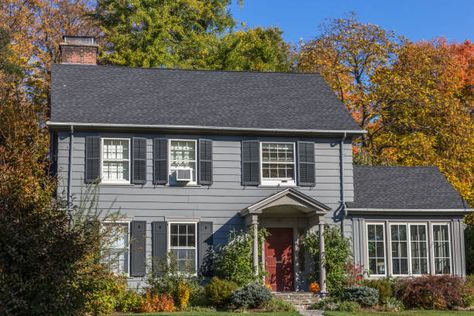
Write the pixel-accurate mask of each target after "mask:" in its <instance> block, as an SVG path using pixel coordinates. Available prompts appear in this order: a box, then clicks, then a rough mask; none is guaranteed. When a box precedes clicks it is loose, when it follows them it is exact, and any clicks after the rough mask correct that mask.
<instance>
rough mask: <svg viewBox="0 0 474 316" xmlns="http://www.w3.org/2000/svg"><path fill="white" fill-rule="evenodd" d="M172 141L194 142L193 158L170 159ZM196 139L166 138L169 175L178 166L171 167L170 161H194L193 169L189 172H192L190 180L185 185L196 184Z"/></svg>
mask: <svg viewBox="0 0 474 316" xmlns="http://www.w3.org/2000/svg"><path fill="white" fill-rule="evenodd" d="M173 142H193V143H194V159H192V160H191V159H189V160H186V159H184V160H172V159H171V151H172V150H171V146H172V143H173ZM197 147H198V146H197V140H196V139H169V140H168V170H169V175H171V174H172V173H173V172H174V171H176V170H177V169H179V168H176V167H172V166H171V165H172V162H177V163H183V162H187V163H194V170H193V172H192V173H191V174H192V177H193V179H192V181H189V182H188V183H187V184H186V185H189V184H197V177H198V173H197V172H198V163H197V160H198V159H197V154H198V148H197Z"/></svg>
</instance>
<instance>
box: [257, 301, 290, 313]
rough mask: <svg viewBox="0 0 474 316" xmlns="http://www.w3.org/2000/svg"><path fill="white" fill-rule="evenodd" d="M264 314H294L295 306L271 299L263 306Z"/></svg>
mask: <svg viewBox="0 0 474 316" xmlns="http://www.w3.org/2000/svg"><path fill="white" fill-rule="evenodd" d="M263 309H265V311H266V312H269V313H281V312H290V313H291V312H295V311H296V309H295V306H294V305H293V304H291V303H288V302H286V301H284V300H282V299H281V298H277V297H272V299H271V300H269V301H268V302H267V303H266V304H265V305H264V306H263Z"/></svg>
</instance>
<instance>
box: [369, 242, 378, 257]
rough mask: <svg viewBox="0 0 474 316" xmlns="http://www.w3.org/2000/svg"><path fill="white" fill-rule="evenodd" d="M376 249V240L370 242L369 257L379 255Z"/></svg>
mask: <svg viewBox="0 0 474 316" xmlns="http://www.w3.org/2000/svg"><path fill="white" fill-rule="evenodd" d="M375 249H376V246H375V242H369V257H370V258H373V257H376V256H377V255H376V252H375Z"/></svg>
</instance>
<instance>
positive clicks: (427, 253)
mask: <svg viewBox="0 0 474 316" xmlns="http://www.w3.org/2000/svg"><path fill="white" fill-rule="evenodd" d="M407 224H408V251H409V256H408V258H409V260H410V262H409V269H408V271H409V272H410V276H422V275H428V274H430V256H431V254H430V248H429V244H428V241H429V236H428V235H429V233H428V224H427V223H425V222H420V223H415V222H414V223H407ZM411 226H425V229H426V241H425V245H426V265H427V267H426V274H421V273H413V267H412V262H411V260H412V255H411Z"/></svg>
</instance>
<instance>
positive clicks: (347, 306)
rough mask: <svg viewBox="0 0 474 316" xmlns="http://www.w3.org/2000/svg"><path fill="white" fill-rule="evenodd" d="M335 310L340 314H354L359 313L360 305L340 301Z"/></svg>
mask: <svg viewBox="0 0 474 316" xmlns="http://www.w3.org/2000/svg"><path fill="white" fill-rule="evenodd" d="M337 310H338V311H340V312H349V313H354V312H358V311H360V304H359V303H357V302H351V301H342V302H340V303H339V304H338V306H337Z"/></svg>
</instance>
